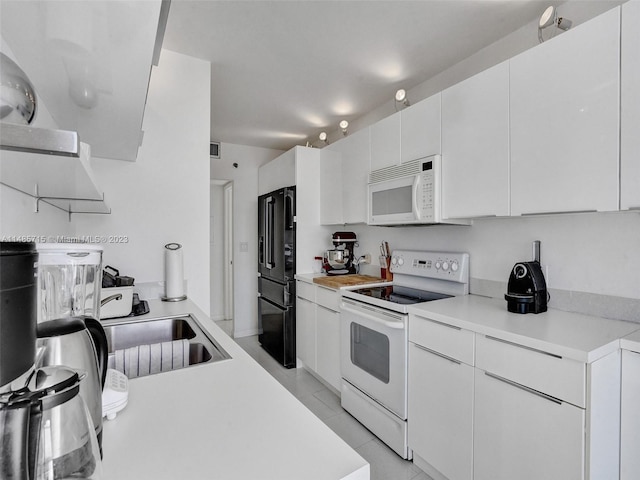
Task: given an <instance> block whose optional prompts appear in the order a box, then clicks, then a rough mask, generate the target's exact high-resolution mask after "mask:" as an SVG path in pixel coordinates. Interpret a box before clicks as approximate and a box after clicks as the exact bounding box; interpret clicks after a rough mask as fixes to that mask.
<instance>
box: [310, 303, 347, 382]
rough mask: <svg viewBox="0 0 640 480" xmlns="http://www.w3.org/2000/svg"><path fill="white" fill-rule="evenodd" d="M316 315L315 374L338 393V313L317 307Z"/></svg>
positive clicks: (339, 378) (320, 306)
mask: <svg viewBox="0 0 640 480" xmlns="http://www.w3.org/2000/svg"><path fill="white" fill-rule="evenodd" d="M336 295H338V296H340V295H339V294H338V293H336ZM316 315H317V317H316V347H317V365H316V373H317V374H318V375H320V376H321V377H322V378H323V379H324V380H325V381H326V382H327V383H328V384H329V385H331V386H332V387H333V388H335V389H336V390H338V391H340V382H341V378H342V377H341V376H340V312H336V311H334V310H330V309H328V308H326V307H323V306H322V305H317V308H316Z"/></svg>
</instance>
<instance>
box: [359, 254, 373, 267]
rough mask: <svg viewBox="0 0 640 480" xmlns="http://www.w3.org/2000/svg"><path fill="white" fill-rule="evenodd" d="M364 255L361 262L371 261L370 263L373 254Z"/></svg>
mask: <svg viewBox="0 0 640 480" xmlns="http://www.w3.org/2000/svg"><path fill="white" fill-rule="evenodd" d="M362 257H363V258H362V261H361V262H360V263H369V264H371V255H370V254H368V253H365V254H364V255H363V256H362Z"/></svg>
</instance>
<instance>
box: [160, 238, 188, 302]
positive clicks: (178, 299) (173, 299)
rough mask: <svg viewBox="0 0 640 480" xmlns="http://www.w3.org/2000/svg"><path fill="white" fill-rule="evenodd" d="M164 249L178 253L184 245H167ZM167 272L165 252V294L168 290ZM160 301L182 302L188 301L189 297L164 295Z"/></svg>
mask: <svg viewBox="0 0 640 480" xmlns="http://www.w3.org/2000/svg"><path fill="white" fill-rule="evenodd" d="M164 248H165V249H166V250H167V251H178V250H180V249H181V248H182V245H180V244H179V243H167V244H166V245H165V246H164ZM180 253H182V252H180ZM180 267H181V269H182V265H180ZM166 270H167V263H166V252H165V293H166V289H167V287H166V284H167V279H166V275H167V272H166ZM182 281H184V280H182ZM160 299H161V300H162V301H163V302H181V301H182V300H186V299H187V295H186V294H184V295H176V296H171V297H169V296H167V295H163V296H162V297H160Z"/></svg>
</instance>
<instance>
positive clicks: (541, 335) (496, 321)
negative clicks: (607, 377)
mask: <svg viewBox="0 0 640 480" xmlns="http://www.w3.org/2000/svg"><path fill="white" fill-rule="evenodd" d="M409 313H413V314H416V315H420V316H425V317H427V318H431V319H433V320H436V321H440V322H444V323H447V324H450V325H454V326H457V327H460V328H464V329H467V330H472V331H474V332H477V333H481V334H484V335H491V336H494V337H498V338H501V339H503V340H508V341H511V342H516V343H519V344H521V345H524V346H528V347H532V348H537V349H540V350H544V351H546V352H549V353H553V354H556V355H560V356H563V357H567V358H572V359H574V360H578V361H581V362H586V363H591V362H594V361H595V360H597V359H599V358H602V357H603V356H605V355H607V354H609V353H611V352H614V351H616V350H617V349H618V348H619V347H620V338H621V337H624V336H626V335H629V334H630V333H632V332H636V331H639V330H640V324H638V323H633V322H624V321H620V320H609V319H605V318H600V317H594V316H589V315H583V314H579V313H572V312H563V311H561V310H554V309H551V308H550V309H549V310H548V311H546V312H544V313H538V314H532V313H530V314H524V315H522V314H517V313H511V312H509V311H508V310H507V303H506V301H505V300H501V299H495V298H487V297H481V296H477V295H463V296H459V297H452V298H447V299H444V300H437V301H434V302H428V303H423V304H420V305H413V306H411V307H410V308H409ZM637 338H638V341H639V342H640V332H639V335H638V337H637Z"/></svg>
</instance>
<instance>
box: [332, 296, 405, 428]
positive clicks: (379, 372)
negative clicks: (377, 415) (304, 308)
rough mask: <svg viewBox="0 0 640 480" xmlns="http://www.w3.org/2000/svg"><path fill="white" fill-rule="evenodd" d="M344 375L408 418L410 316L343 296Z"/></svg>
mask: <svg viewBox="0 0 640 480" xmlns="http://www.w3.org/2000/svg"><path fill="white" fill-rule="evenodd" d="M340 323H341V325H340V328H341V332H340V336H341V338H340V340H341V342H340V344H341V352H340V362H341V371H342V377H343V378H344V379H345V380H346V381H348V382H349V383H351V384H352V385H353V386H355V387H357V388H358V389H359V390H361V391H362V392H363V393H365V394H367V395H368V396H370V397H371V398H373V399H374V400H376V401H377V402H378V403H380V404H381V405H383V406H384V407H386V408H387V409H388V410H391V411H392V412H393V413H395V414H396V415H397V416H399V417H400V418H402V419H406V418H407V315H403V314H399V313H395V312H391V311H388V310H384V309H381V308H377V307H374V306H371V305H367V304H364V303H360V302H357V301H353V300H350V299H346V298H343V300H342V304H341V311H340Z"/></svg>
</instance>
